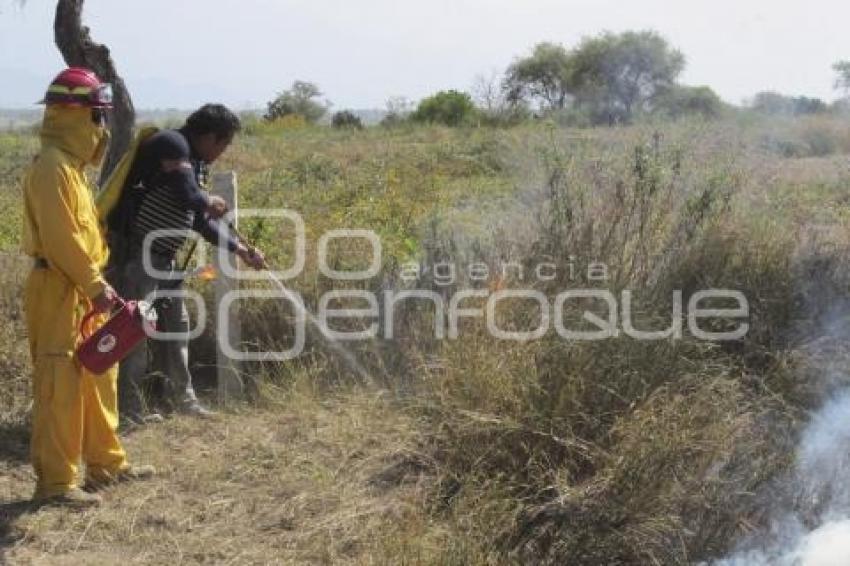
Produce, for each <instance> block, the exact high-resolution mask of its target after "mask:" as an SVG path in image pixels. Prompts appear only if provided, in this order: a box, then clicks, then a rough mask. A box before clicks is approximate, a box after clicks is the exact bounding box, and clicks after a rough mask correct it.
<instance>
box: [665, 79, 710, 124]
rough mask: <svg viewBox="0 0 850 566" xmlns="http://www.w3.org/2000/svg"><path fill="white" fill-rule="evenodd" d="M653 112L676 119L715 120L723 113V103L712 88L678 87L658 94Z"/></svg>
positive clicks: (666, 89)
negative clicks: (692, 117)
mask: <svg viewBox="0 0 850 566" xmlns="http://www.w3.org/2000/svg"><path fill="white" fill-rule="evenodd" d="M653 112H654V113H656V114H660V115H662V116H667V117H669V118H674V119H675V118H682V117H685V116H701V117H703V118H706V119H715V118H719V117H720V114H721V113H722V112H723V101H722V100H720V97H719V96H717V93H715V92H714V91H713V90H712V89H711V88H710V87H707V86H695V87H692V86H678V85H676V86H672V87H669V88H665V89H664V90H662V91H661V92H659V93H658V96H657V97H656V99H655V101H654V103H653Z"/></svg>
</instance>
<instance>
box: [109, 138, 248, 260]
mask: <svg viewBox="0 0 850 566" xmlns="http://www.w3.org/2000/svg"><path fill="white" fill-rule="evenodd" d="M164 161H173V162H175V163H179V162H189V163H190V164H191V165H192V167H191V169H190V168H188V167H174V168H172V169H171V170H170V171H166V170H164V169H163V162H164ZM207 174H208V166H207V164H206V163H205V162H203V161H202V160H201V159H200V158H198V156H197V155H196V153H195V152H194V151H193V149H192V147H191V144H190V143H189V139H188V136H187V135H186V134H185V133H184V132H183V131H182V130H162V131H159V132H157V133H155V134H154V135H152V136H151V137H150V138H148V139H147V140H145V141H144V142H142V144H141V145H140V146H139V150H138V152H137V154H136V158H135V160H134V161H133V165H132V166H131V168H130V173H129V174H128V176H127V182H126V184H125V187H124V190H123V191H122V194H121V199H120V201H119V203H118V206H116V207H115V209H114V210H113V211H112V212H111V213H110V215H109V217H108V218H107V225H108V227H109V231H110V233H111V234H112V235H113V236H115V237H117V238H118V239H120V240H124V241H125V243H127V244H129V246H130V249H131V250H134V251H139V250H140V249H141V246H142V243H143V242H144V238H145V236H146V235H147V234H149V233H150V232H152V231H154V230H161V229H173V230H188V229H192V230H195V231H196V232H198V233H199V234H201V236H202V237H203V238H204V239H205V240H207V241H208V242H210V243H212V244H214V245H219V243H220V242H224V243H225V245H227V247H228V249H230V250H231V251H233V250H235V249H236V242H235V241H234V239H233V237H232V236H231V235H230V234H229V233H228V231H227V229H226V227H224V226H222V223H220V222H219V221H218V220H216V219H213V218H210V217H209V216H208V215H207V212H206V211H207V208H208V207H209V202H210V201H209V196H207V194H206V192H205V191H204V190H203V189H202V188H201V185H202V184H203V183H205V182H206V179H205V178H206V176H207ZM185 241H186V237H185V236H175V237H157V239H156V240H155V241H154V243H153V251H154V252H156V253H158V254H160V255H165V256H169V257H173V256H174V254H175V253H176V252H177V251H178V250H179V249H180V248H181V247H182V246H183V244H184V243H185Z"/></svg>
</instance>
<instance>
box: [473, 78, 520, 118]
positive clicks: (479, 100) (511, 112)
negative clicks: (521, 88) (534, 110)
mask: <svg viewBox="0 0 850 566" xmlns="http://www.w3.org/2000/svg"><path fill="white" fill-rule="evenodd" d="M503 83H504V79H503V78H502V77H500V76H499V73H498V72H496V71H493V72H491V73H490V74H489V75H483V74H479V75H476V77H475V79H474V80H473V83H472V89H471V92H472V98H473V101H474V102H475V104H476V106H477V108H478V110H479V114H480V117H481V122H482V124H484V125H488V126H511V125H516V124H518V123H521V122H523V121H525V120H527V119H528V117H529V116H530V114H531V113H530V111H529V109H528V102H527V101H525V100H522V101H515V102H510V101H509V100H508V98H507V96H506V93H505V90H504V89H503V88H502V85H503Z"/></svg>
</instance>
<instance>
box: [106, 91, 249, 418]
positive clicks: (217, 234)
mask: <svg viewBox="0 0 850 566" xmlns="http://www.w3.org/2000/svg"><path fill="white" fill-rule="evenodd" d="M240 127H241V126H240V123H239V119H238V118H237V117H236V116H235V115H234V114H233V113H232V112H231V111H230V110H228V109H227V108H226V107H224V106H222V105H220V104H207V105H205V106H203V107H202V108H200V109H199V110H197V111H196V112H194V113H193V114H192V115H191V116H189V118H188V119H187V121H186V124H185V125H184V126H183V127H182V128H180V129H179V130H162V131H159V132H157V133H155V134H154V135H152V136H151V137H150V138H148V139H147V140H145V141H144V142H142V144H141V145H140V147H139V149H138V152H137V154H136V157H135V160H134V162H133V165H132V166H131V168H130V173H129V175H128V177H127V181H126V183H125V188H124V190H123V192H122V195H121V199H120V201H119V202H118V204H117V206H116V207H115V209H114V210H113V211H112V212H111V213H110V214H109V216H108V217H107V234H108V235H107V238H108V241H109V245H110V252H111V253H110V266H109V268H108V269H107V277H108V278H109V279H110V282H111V283H112V285H113V286H114V287H115V289H116V291H117V292H118V293H119V294H120V295H121V296H122V297H124V298H126V299H137V300H138V299H144V298H145V297H147V296H149V294H150V293H152V292H153V291H156V290H162V289H169V290H171V289H173V288H174V282H173V281H170V280H168V279H166V280H160V279H156V278H155V277H153V274H150V273H147V272H146V270H145V267H144V261H143V257H142V254H143V251H144V250H143V246H144V242H145V239H146V237H148V235H149V234H151V233H152V232H154V231H158V230H174V231H175V232H174V235H173V236H172V235H168V236H161V235H160V236H156V237H155V239H153V240H152V243H151V244H150V250H149V251H150V262H151V264H152V266H153V267H154V268H155V269H156V270H158V271H165V272H169V271H174V269H175V256H176V254H177V252H178V251H180V249H181V248H182V247H183V246H184V244H185V243H186V240H187V231H188V230H194V231H196V232H198V233H199V234H200V235H201V236H203V238H204V239H205V240H207V241H208V242H210V243H212V244H213V245H216V246H225V247H227V249H228V250H230V251H231V252H233V253H235V254H236V255H237V256H239V257H240V258H241V259H242V260H243V261H244V262H245V263H247V264H248V265H250V266H251V267H254V268H255V269H260V268H261V267H262V265H263V262H264V258H263V255H262V253H260V252H258V251H257V250H253V249H249V248H247V247H246V246H244V245H243V244H242V243H240V242H239V241H238V239H235V238H234V237H233V235H231V234H230V233H229V230H228V229H227V226H226V225H225V223H224V222H222V221H220V220H219V219H220V218H221V217H222V216H224V215H225V214H226V213H227V206H226V204H225V202H224V200H223V199H221V198H220V197H217V196H211V195H209V194H207V192H206V191H205V190H204V189H203V188H202V187H203V185H204V184H205V183H206V177H207V175H208V167H209V165H210V164H211V163H213V162H214V161H215V160H216V159H218V158H219V157H220V156H221V154H222V153H224V151H225V150H226V149H227V147H228V146H229V145H230V143H231V142H232V140H233V137H234V135H235V134H236V133H237V132H238V131H239V130H240ZM178 287H179V284H178ZM157 315H158V316H159V318H160V324H159V327H160V330H161V331H162V332H169V333H175V334H176V335H179V336H183V338H180V339H178V340H174V339H171V340H154V339H148V340H147V341H146V342H145V345H144V346H143V347H139V348H137V349H136V350H135V351H134V352H133V353H132V354H131V355H130V356H128V357H127V358H126V359H124V360H123V361H122V362H121V366H120V370H119V378H118V398H119V412H120V414H121V415H122V417H123V418H124V419H125V421H129V422H133V423H137V424H138V423H144V422H150V421H154V420H161V418H162V417H161V416H160V415H159V414H158V413H155V412H151V411H150V404H149V402H148V401H149V400H148V398H147V396H148V395H147V393H148V392H149V391H150V376H151V375H152V374H159V375H161V376H162V377H163V385H164V395H163V397H164V400H165V401H166V402H167V403H168V404H170V406H171V408H173V409H174V410H177V411H180V412H183V413H186V414H191V415H195V416H200V417H205V416H209V415H211V414H212V413H211V412H210V411H209V410H208V409H206V408H204V407H203V406H202V405H201V404H200V403H199V402H198V398H197V396H196V395H195V391H194V388H193V386H192V376H191V374H190V372H189V340H188V335H189V316H188V313H187V311H186V306H185V304H184V302H183V300H182V298H179V297H172V298H171V299H170V300H168V301H166V302H163V303H160V305H159V308H158V309H157ZM149 361H152V362H153V363H152V365H153V367H152V368H149ZM150 369H152V370H153V371H149V370H150Z"/></svg>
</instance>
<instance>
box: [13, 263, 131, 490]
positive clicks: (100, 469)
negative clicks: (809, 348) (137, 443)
mask: <svg viewBox="0 0 850 566" xmlns="http://www.w3.org/2000/svg"><path fill="white" fill-rule="evenodd" d="M24 301H25V309H26V318H27V328H28V330H29V342H30V352H31V355H32V361H33V368H34V372H33V381H32V386H33V398H34V403H33V413H32V438H31V442H30V455H31V458H32V464H33V467H34V468H35V473H36V476H37V478H38V480H37V484H36V490H35V494H34V496H33V497H34V498H35V499H42V498H46V497H52V496H54V495H59V494H61V493H64V492H66V491H68V490H70V489H72V488H74V487H76V486H78V485H79V482H80V478H79V476H78V470H79V466H80V462H81V461H83V462H85V463H86V476H87V477H88V478H90V479H92V480H95V481H98V480H106V479H108V478H110V477H114V475H115V474H116V473H118V472H120V471H122V470H124V469H126V468H127V467H128V464H127V459H126V456H125V453H124V449H123V448H122V447H121V441H120V440H119V439H118V435H117V432H116V430H117V428H118V400H117V380H118V367H117V366H115V367H113V368H112V369H110V370H109V371H108V372H106V373H104V374H101V375H93V374H91V373H90V372H88V371H87V370H85V369H84V368H82V367H81V366H80V364H79V362H78V361H77V360H76V358H75V357H74V349H75V347H76V344H77V342H78V340H79V325H80V322H81V320H82V317H83V315H84V314H85V310H86V308H87V304H88V302H87V300H86V299H85V297H84V296H83V295H82V294H80V293H79V292H78V291H77V290H76V289H75V287H74V286H73V285H72V284H71V282H70V281H69V280H68V279H67V278H66V277H65V276H64V275H62V274H61V273H60V272H58V271H54V270H52V269H39V268H36V269H33V271H32V272H31V273H30V275H29V278H28V280H27V286H26V295H25V299H24ZM102 322H103V318H102V317H101V320H100V321H97V323H96V324H100V323H102Z"/></svg>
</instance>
